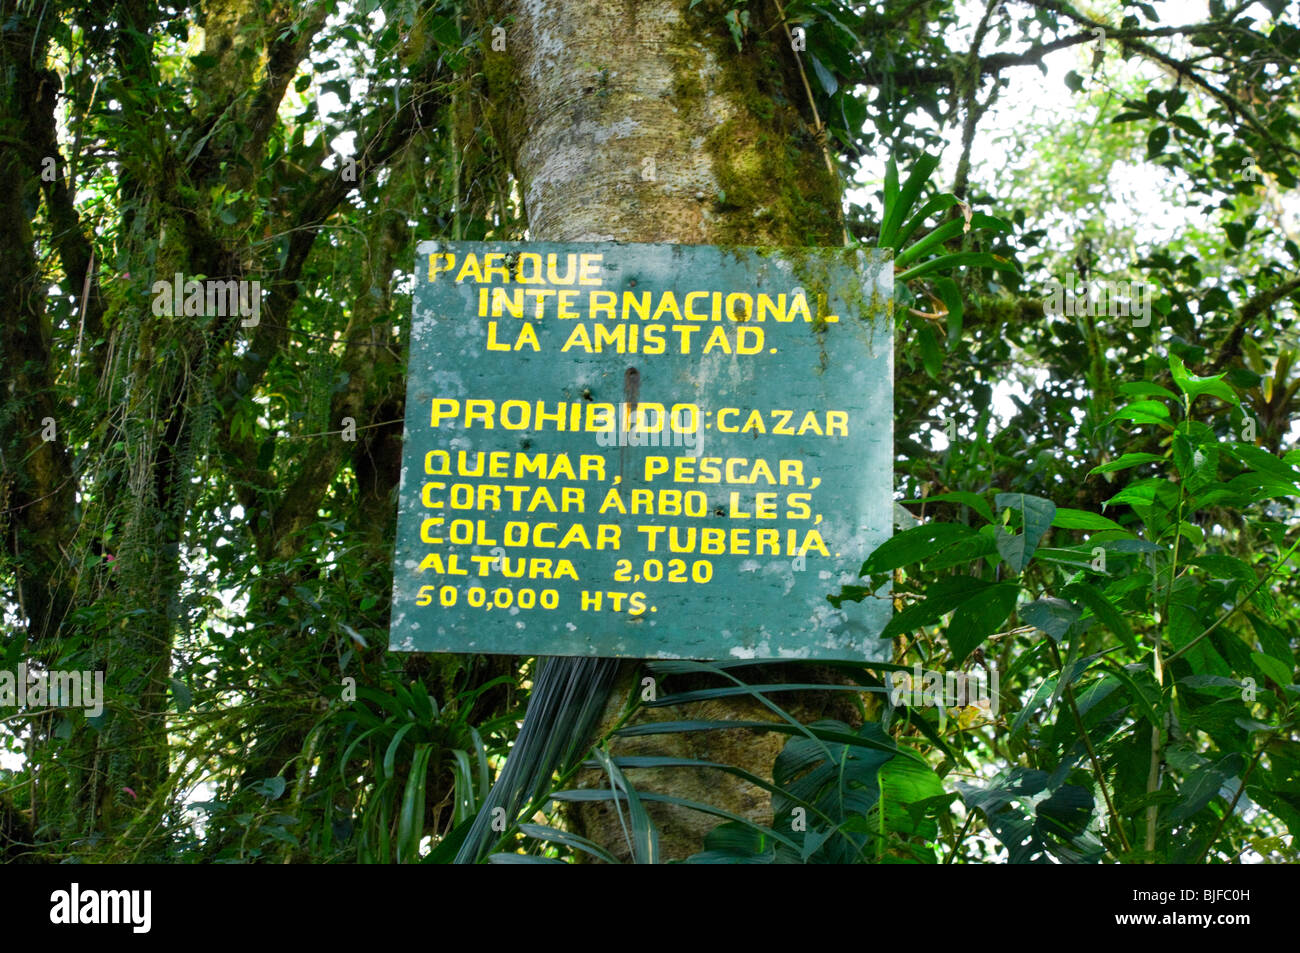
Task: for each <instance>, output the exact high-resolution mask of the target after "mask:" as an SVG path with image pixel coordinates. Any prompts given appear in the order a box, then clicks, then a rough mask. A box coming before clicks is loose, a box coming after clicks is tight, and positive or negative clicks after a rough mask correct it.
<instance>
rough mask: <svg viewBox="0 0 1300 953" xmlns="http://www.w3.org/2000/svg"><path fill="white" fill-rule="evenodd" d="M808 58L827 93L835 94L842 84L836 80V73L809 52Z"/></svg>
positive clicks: (818, 80) (828, 94)
mask: <svg viewBox="0 0 1300 953" xmlns="http://www.w3.org/2000/svg"><path fill="white" fill-rule="evenodd" d="M808 59H809V61H810V62H811V63H812V68H813V72H814V73H815V74H817V82H819V83H820V84H821V87H822V89H823V90H825V91H826V95H827V96H834V95H835V91H836V90H837V89H839V88H840V84H839V83H838V82H837V81H836V79H835V76H834V74H832V73H831V71H830V70H828V69H827V68H826V67H825V65H824V64H823V63H822V61H821V60H819V59H818V58H817V57H815V56H813V54H811V53H809V54H808Z"/></svg>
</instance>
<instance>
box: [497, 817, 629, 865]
mask: <svg viewBox="0 0 1300 953" xmlns="http://www.w3.org/2000/svg"><path fill="white" fill-rule="evenodd" d="M519 832H520V833H521V834H524V835H525V836H527V837H532V838H534V839H535V840H540V841H549V842H550V843H553V844H562V845H563V846H565V847H568V848H570V849H572V850H580V851H583V852H584V853H587V854H590V855H591V856H592V857H595V858H596V859H597V860H600V861H603V862H605V863H607V864H617V863H618V861H617V860H616V859H615V857H614V855H613V854H611V853H610V852H609V851H607V850H605V848H603V847H601V846H600V845H599V844H597V843H595V842H594V841H589V840H587V838H585V837H582V836H580V835H578V834H574V833H572V832H571V831H562V830H559V829H558V828H554V827H547V826H546V825H545V824H520V825H519ZM516 856H518V855H516Z"/></svg>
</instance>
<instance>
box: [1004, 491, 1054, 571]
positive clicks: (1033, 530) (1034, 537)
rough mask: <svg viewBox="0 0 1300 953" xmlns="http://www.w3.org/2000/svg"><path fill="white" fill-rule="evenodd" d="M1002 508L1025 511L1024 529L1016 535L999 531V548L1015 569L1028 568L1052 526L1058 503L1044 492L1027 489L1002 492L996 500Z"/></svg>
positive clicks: (1023, 517) (1023, 512)
mask: <svg viewBox="0 0 1300 953" xmlns="http://www.w3.org/2000/svg"><path fill="white" fill-rule="evenodd" d="M993 502H994V504H995V505H996V506H997V508H998V509H999V510H1005V509H1012V510H1016V511H1017V512H1019V513H1020V514H1021V518H1022V522H1023V528H1024V532H1022V533H1018V534H1016V535H1014V536H1012V535H1009V534H1007V533H1006V532H1005V531H1003V532H1001V533H1000V534H999V535H998V552H999V553H1001V554H1002V558H1003V559H1005V560H1006V561H1007V565H1009V566H1010V567H1011V569H1012V571H1013V572H1024V570H1025V567H1026V566H1028V565H1029V560H1030V559H1031V558H1033V555H1034V550H1035V549H1037V548H1038V544H1039V543H1040V542H1041V541H1042V539H1043V536H1044V535H1046V533H1047V531H1048V530H1049V529H1051V526H1052V520H1053V519H1055V517H1056V504H1055V503H1053V502H1052V501H1051V500H1045V499H1043V498H1042V497H1041V496H1029V495H1027V494H1025V493H999V494H998V495H997V496H996V497H995V498H994V500H993Z"/></svg>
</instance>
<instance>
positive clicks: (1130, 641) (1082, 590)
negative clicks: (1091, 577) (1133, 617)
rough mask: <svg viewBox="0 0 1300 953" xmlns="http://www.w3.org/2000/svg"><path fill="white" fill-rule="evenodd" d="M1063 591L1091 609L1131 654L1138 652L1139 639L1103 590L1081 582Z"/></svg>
mask: <svg viewBox="0 0 1300 953" xmlns="http://www.w3.org/2000/svg"><path fill="white" fill-rule="evenodd" d="M1063 591H1064V594H1065V595H1067V596H1069V597H1070V598H1071V599H1075V600H1077V601H1079V602H1082V603H1083V604H1084V606H1086V607H1087V608H1088V609H1091V610H1092V614H1093V615H1095V616H1096V617H1097V618H1098V619H1100V620H1101V622H1102V623H1103V624H1104V625H1105V626H1106V628H1108V629H1110V630H1111V631H1112V632H1114V633H1115V635H1117V636H1118V637H1119V640H1120V641H1121V642H1123V643H1124V647H1125V648H1127V649H1128V650H1129V651H1130V652H1134V653H1136V652H1137V650H1138V644H1137V638H1136V637H1135V636H1134V635H1133V628H1132V627H1131V626H1130V625H1129V623H1128V620H1127V619H1126V618H1124V614H1123V613H1122V612H1120V611H1119V610H1118V609H1117V608H1115V606H1114V604H1113V603H1112V602H1111V601H1110V600H1109V599H1107V598H1106V596H1105V594H1104V593H1103V592H1102V591H1101V590H1099V589H1098V588H1097V587H1096V586H1094V585H1092V583H1089V582H1083V581H1080V582H1076V583H1072V584H1071V585H1068V586H1066V587H1065V589H1064V590H1063Z"/></svg>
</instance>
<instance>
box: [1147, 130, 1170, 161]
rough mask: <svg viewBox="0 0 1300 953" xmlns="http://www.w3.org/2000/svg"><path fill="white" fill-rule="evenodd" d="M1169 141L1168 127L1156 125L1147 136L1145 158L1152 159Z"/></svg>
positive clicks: (1162, 150)
mask: <svg viewBox="0 0 1300 953" xmlns="http://www.w3.org/2000/svg"><path fill="white" fill-rule="evenodd" d="M1168 143H1169V127H1168V126H1156V128H1154V129H1152V130H1151V133H1150V135H1148V136H1147V158H1148V159H1154V158H1156V157H1158V156H1159V155H1160V153H1162V152H1164V151H1165V146H1166V145H1167V144H1168Z"/></svg>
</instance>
